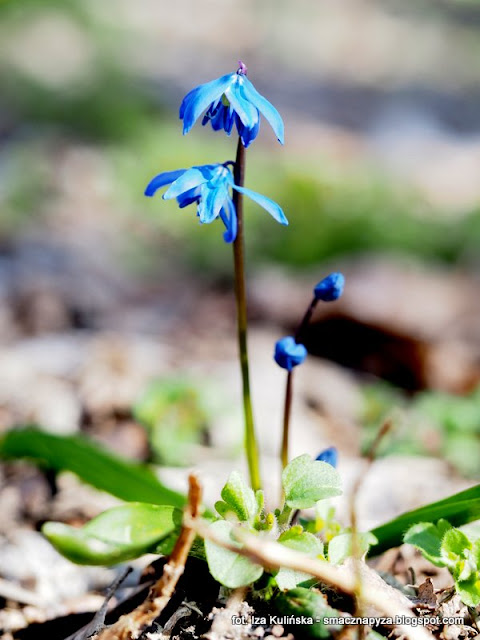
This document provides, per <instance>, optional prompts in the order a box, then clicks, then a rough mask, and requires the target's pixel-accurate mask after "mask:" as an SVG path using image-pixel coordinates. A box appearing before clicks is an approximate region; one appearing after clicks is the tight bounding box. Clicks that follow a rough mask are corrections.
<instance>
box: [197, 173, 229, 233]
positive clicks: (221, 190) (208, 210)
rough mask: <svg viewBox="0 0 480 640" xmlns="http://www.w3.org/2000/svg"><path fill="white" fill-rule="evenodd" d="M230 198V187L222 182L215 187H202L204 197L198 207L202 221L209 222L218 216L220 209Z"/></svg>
mask: <svg viewBox="0 0 480 640" xmlns="http://www.w3.org/2000/svg"><path fill="white" fill-rule="evenodd" d="M227 199H228V188H227V186H226V184H225V183H224V182H221V183H220V184H219V185H218V186H217V187H215V188H213V189H212V188H208V187H207V186H206V185H204V186H203V187H202V199H201V202H200V205H199V207H198V213H199V215H200V222H202V223H204V224H209V223H210V222H213V221H214V220H215V219H216V218H218V216H219V214H220V210H221V208H222V206H223V205H224V203H225V201H226V200H227Z"/></svg>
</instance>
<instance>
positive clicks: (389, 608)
mask: <svg viewBox="0 0 480 640" xmlns="http://www.w3.org/2000/svg"><path fill="white" fill-rule="evenodd" d="M187 523H188V524H189V526H190V527H191V528H192V529H193V530H194V531H196V533H198V535H200V536H202V538H206V539H208V540H211V541H212V542H214V543H215V544H217V545H218V546H220V547H223V548H224V549H228V550H229V551H232V552H234V553H239V554H240V555H243V556H245V557H247V558H249V559H250V560H251V561H252V562H255V563H257V564H260V565H262V566H263V567H265V568H267V569H277V568H280V567H286V568H288V569H293V570H296V571H301V572H303V573H308V574H309V575H311V576H314V577H316V578H318V579H319V580H321V581H322V582H324V583H326V584H329V585H332V586H333V587H336V588H337V589H339V590H340V591H342V592H343V593H347V594H350V595H355V591H356V588H357V579H356V576H355V569H351V568H350V567H348V566H344V567H341V568H340V567H336V566H334V565H332V564H330V563H328V562H325V561H322V560H317V559H315V558H311V557H310V556H307V555H305V554H303V553H299V552H298V551H294V550H293V549H288V548H287V547H285V546H283V545H281V544H279V543H278V542H273V541H271V540H263V539H261V538H260V537H259V536H256V535H253V534H249V533H247V532H246V531H244V530H242V529H237V530H236V537H237V538H238V539H239V540H240V541H241V542H242V544H243V546H242V547H240V548H239V547H238V546H236V545H235V544H233V543H232V544H230V543H228V542H225V541H224V540H222V539H221V538H219V537H218V536H217V535H216V534H215V533H214V532H213V531H212V530H211V528H210V527H209V526H208V523H207V522H206V521H201V520H199V519H197V520H193V519H190V520H189V521H188V520H187ZM356 562H358V561H356ZM364 571H365V572H366V573H368V572H370V571H371V570H370V569H368V567H366V565H365V568H364ZM371 573H372V574H374V575H375V576H376V580H377V579H378V580H377V581H378V582H379V584H381V588H380V587H377V586H370V585H369V588H368V589H366V590H365V591H364V593H363V602H364V604H367V605H370V606H372V607H374V608H375V609H377V610H378V611H380V612H381V613H382V614H383V615H385V616H388V617H390V618H393V619H395V617H396V616H406V617H410V618H412V617H415V614H414V613H413V612H412V610H411V609H410V607H409V604H407V603H408V601H407V603H404V600H406V598H405V597H404V596H401V594H399V593H398V592H397V591H395V589H393V588H392V587H389V586H388V585H387V584H386V583H384V582H383V581H382V580H381V578H380V577H379V576H378V575H377V574H376V573H375V572H371ZM397 626H398V628H399V629H400V630H401V631H402V632H403V633H404V635H405V637H407V638H410V640H433V636H432V635H431V634H430V633H429V632H428V631H427V630H426V629H423V628H422V627H415V626H408V625H397Z"/></svg>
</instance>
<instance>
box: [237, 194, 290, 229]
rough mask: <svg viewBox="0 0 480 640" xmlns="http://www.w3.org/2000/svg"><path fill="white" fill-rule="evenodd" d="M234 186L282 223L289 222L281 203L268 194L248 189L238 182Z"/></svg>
mask: <svg viewBox="0 0 480 640" xmlns="http://www.w3.org/2000/svg"><path fill="white" fill-rule="evenodd" d="M232 187H233V188H234V189H236V190H237V191H240V193H244V194H245V195H246V196H248V197H249V198H251V199H252V200H253V201H254V202H256V203H257V204H259V205H260V206H261V207H263V208H264V209H265V210H266V211H268V213H269V214H270V215H271V216H273V217H274V218H275V220H276V221H277V222H279V223H280V224H285V225H287V224H288V220H287V218H286V217H285V214H284V213H283V211H282V208H281V207H280V205H278V204H277V203H276V202H274V201H273V200H270V198H267V196H262V194H261V193H257V192H256V191H252V190H251V189H247V188H246V187H238V186H237V185H236V184H233V185H232Z"/></svg>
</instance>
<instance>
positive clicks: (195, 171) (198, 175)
mask: <svg viewBox="0 0 480 640" xmlns="http://www.w3.org/2000/svg"><path fill="white" fill-rule="evenodd" d="M202 169H203V167H202ZM205 173H206V172H205V171H202V170H201V168H199V167H192V168H191V169H189V170H188V171H185V173H184V174H183V175H181V176H180V177H179V178H177V180H175V182H174V183H173V184H172V186H171V187H170V188H169V189H167V191H165V193H164V194H163V196H162V197H163V199H164V200H169V199H170V198H177V197H178V196H179V195H180V194H182V193H185V191H189V190H190V189H194V188H195V187H198V186H199V185H200V184H202V183H204V182H208V180H209V176H208V175H205Z"/></svg>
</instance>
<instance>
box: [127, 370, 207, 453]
mask: <svg viewBox="0 0 480 640" xmlns="http://www.w3.org/2000/svg"><path fill="white" fill-rule="evenodd" d="M133 413H134V416H135V418H136V420H138V421H139V422H140V423H141V424H143V425H144V427H145V428H146V429H147V432H148V435H149V442H150V444H151V447H152V449H153V452H154V454H155V459H156V460H157V461H158V462H160V463H162V464H168V465H179V466H185V465H188V464H189V463H191V462H192V458H193V454H194V451H195V449H194V445H197V444H200V443H201V440H202V433H203V431H204V429H205V424H206V422H207V416H206V413H205V410H204V409H203V407H202V404H201V399H200V394H199V392H198V389H197V388H196V387H195V385H194V384H193V382H192V381H188V380H185V379H179V380H176V379H171V378H167V379H163V380H156V381H154V382H152V383H151V384H150V385H149V386H148V388H147V389H146V391H145V392H144V394H143V395H142V396H141V397H140V398H139V400H138V402H137V403H136V404H135V407H134V409H133Z"/></svg>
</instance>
